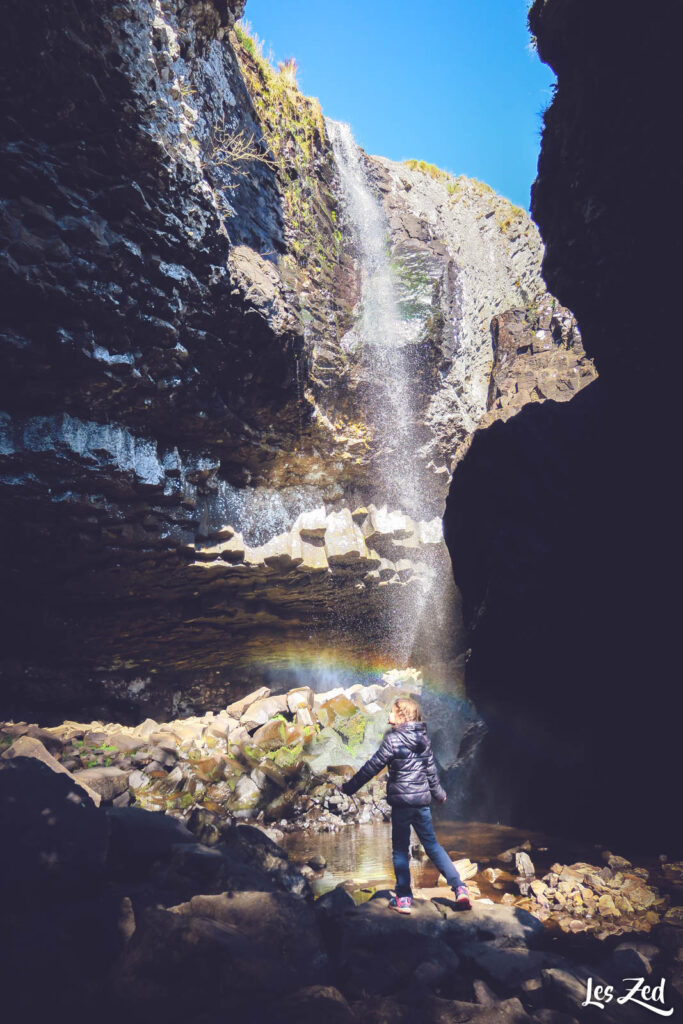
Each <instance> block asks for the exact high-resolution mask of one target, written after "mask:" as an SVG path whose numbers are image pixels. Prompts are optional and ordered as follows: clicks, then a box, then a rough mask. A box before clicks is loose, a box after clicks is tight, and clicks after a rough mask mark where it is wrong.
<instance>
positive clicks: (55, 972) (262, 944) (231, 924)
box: [0, 674, 683, 1024]
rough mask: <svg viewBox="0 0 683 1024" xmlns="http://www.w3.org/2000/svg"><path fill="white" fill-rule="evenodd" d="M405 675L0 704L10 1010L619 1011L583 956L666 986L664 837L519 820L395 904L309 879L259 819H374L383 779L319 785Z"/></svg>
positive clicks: (222, 1013) (343, 763)
mask: <svg viewBox="0 0 683 1024" xmlns="http://www.w3.org/2000/svg"><path fill="white" fill-rule="evenodd" d="M411 685H412V689H413V690H415V689H419V681H418V679H417V676H413V677H410V676H406V675H405V674H403V675H402V674H395V676H394V677H393V678H392V677H390V678H389V679H387V680H385V681H384V682H383V684H382V685H379V684H378V685H376V686H371V687H361V686H353V687H349V688H347V689H346V690H341V691H339V690H337V691H330V692H328V693H325V694H314V693H313V691H312V690H311V689H310V688H308V687H299V688H296V689H293V690H290V691H289V692H288V693H286V694H272V693H271V692H270V691H269V690H268V688H266V687H262V688H261V689H259V690H256V691H254V692H253V693H251V694H250V695H249V696H248V697H245V698H243V699H242V700H240V701H237V702H235V703H234V704H232V705H230V706H229V707H227V708H226V709H224V710H222V711H220V712H219V713H216V714H211V713H209V714H206V715H204V716H203V717H202V718H198V717H195V718H187V719H179V720H177V721H173V722H169V723H157V722H154V721H152V720H147V721H145V722H143V723H142V724H141V725H139V726H136V727H134V728H131V727H123V726H120V725H115V724H111V723H102V722H91V723H88V724H85V723H75V722H65V723H63V724H62V725H60V726H53V727H50V728H41V727H40V726H38V725H29V724H27V723H11V722H7V723H4V724H3V725H2V726H1V727H0V734H1V736H2V739H1V740H0V744H1V745H2V747H3V748H4V750H3V753H2V757H1V758H0V827H1V828H2V834H3V836H4V837H7V841H5V842H3V845H2V849H1V850H0V868H1V870H0V878H1V879H2V882H1V883H0V884H2V887H3V902H2V906H3V916H4V927H3V931H4V932H5V934H8V935H11V936H12V943H11V948H10V949H9V952H8V955H7V957H6V958H5V963H4V965H3V970H5V971H7V972H8V974H7V978H8V981H9V980H11V983H12V984H11V986H10V988H9V989H8V988H6V989H5V991H10V990H11V992H12V995H11V997H10V998H11V1001H13V1002H12V1008H14V1007H15V1006H16V1008H17V1009H18V1010H22V1011H27V1012H31V1013H34V1014H37V1013H38V1012H42V1011H43V1010H45V1012H48V1006H49V1011H50V1012H51V1013H55V1012H61V1011H64V1012H66V1011H69V1012H71V1013H76V1012H88V1013H90V1012H95V1011H96V1012H97V1014H98V1017H99V1019H104V1020H109V1019H114V1018H115V1019H117V1020H119V1019H121V1017H124V1018H127V1019H129V1020H130V1019H133V1020H138V1019H140V1020H142V1019H143V1018H144V1019H147V1018H148V1017H149V1016H150V1014H152V1013H153V1014H155V1015H161V1016H162V1017H163V1018H164V1019H165V1020H168V1021H176V1020H178V1021H179V1020H188V1019H190V1020H192V1021H197V1022H214V1021H215V1022H219V1021H227V1020H235V1019H237V1016H236V1015H238V1016H239V1019H242V1020H245V1021H253V1022H257V1021H258V1022H260V1021H263V1020H272V1021H275V1022H277V1021H282V1022H286V1021H298V1022H301V1021H314V1020H316V1021H317V1020H319V1019H320V1018H321V1016H329V1017H330V1018H331V1019H332V1020H334V1021H340V1022H342V1021H349V1022H351V1021H359V1022H361V1021H362V1022H365V1021H373V1022H374V1021H376V1022H380V1021H386V1022H393V1021H397V1022H398V1021H400V1022H412V1021H415V1022H422V1021H425V1022H427V1021H429V1022H430V1024H434V1022H451V1021H465V1020H475V1021H478V1020H481V1021H520V1022H522V1021H525V1022H526V1021H532V1020H533V1021H536V1022H538V1024H550V1022H557V1024H568V1022H570V1021H571V1020H572V1019H579V1020H583V1019H591V1017H590V1014H591V1013H592V1014H594V1015H596V1016H595V1019H596V1020H597V1019H605V1020H609V1021H612V1020H615V1021H616V1020H619V1021H620V1022H623V1021H630V1020H634V1021H635V1020H636V1013H641V1016H642V1012H644V1011H642V1010H641V1011H638V1010H636V1009H634V1008H632V1007H629V1006H626V1007H623V1006H622V1007H619V1010H618V1012H614V1011H612V1010H611V1009H610V1008H609V1007H607V1008H606V1009H605V1010H604V1011H599V1010H596V1009H593V1010H591V1009H590V1008H588V1009H587V1008H584V1007H582V1006H581V1003H582V1002H583V1001H584V999H585V998H586V985H587V979H588V978H589V977H591V978H593V984H612V985H614V986H620V985H622V984H623V981H622V979H624V978H628V977H632V976H633V977H636V976H638V977H641V976H642V977H643V978H645V979H647V981H648V983H649V984H650V985H655V984H656V983H659V982H660V980H661V979H662V978H664V979H665V994H664V1003H665V1005H666V1007H669V1006H673V1005H674V1004H675V1003H676V1000H677V999H680V997H681V995H682V994H683V992H682V991H681V989H682V985H683V952H682V946H683V916H682V914H681V907H680V902H681V899H680V897H681V893H682V892H683V864H681V863H670V862H669V861H668V860H667V859H666V857H664V856H662V857H661V858H660V861H659V862H657V864H656V865H655V866H654V867H652V866H650V867H649V868H646V867H642V866H637V865H633V864H632V863H630V862H629V861H628V860H626V859H625V858H623V857H621V856H618V855H616V854H614V853H612V852H610V851H608V850H603V852H602V855H601V861H602V863H600V864H597V865H596V864H589V863H587V862H585V861H576V862H573V863H571V864H568V863H558V862H553V863H549V861H550V858H551V857H552V856H553V848H552V847H550V848H549V847H545V846H540V845H538V844H535V845H533V846H532V844H531V842H526V843H523V844H522V845H518V846H515V847H513V848H511V849H509V850H505V851H502V852H500V853H499V854H498V855H497V856H496V857H494V858H492V859H490V860H488V861H484V860H483V859H482V863H481V864H477V863H472V862H471V861H470V860H468V859H463V858H460V859H459V860H458V867H459V869H460V871H461V874H462V875H463V877H464V878H465V879H467V880H468V885H469V886H470V889H471V893H472V896H473V898H474V902H473V910H472V911H471V912H459V911H458V910H457V909H456V908H455V905H454V903H453V902H452V900H450V899H449V898H448V897H449V896H450V891H449V890H448V889H447V888H444V887H442V886H436V887H435V888H432V889H417V890H416V900H415V904H414V912H413V915H412V916H411V917H410V918H404V917H399V915H397V914H395V913H394V912H393V911H392V910H391V909H390V908H389V905H388V900H389V895H390V894H389V892H388V891H387V890H382V889H381V890H374V889H372V888H363V886H362V884H359V882H358V880H356V881H353V882H352V881H349V882H347V883H344V884H341V885H338V886H337V887H336V888H335V889H332V890H330V891H328V892H326V893H325V894H324V895H322V896H320V897H319V898H318V899H314V893H313V889H312V887H311V882H315V880H316V879H319V878H320V877H321V872H322V870H323V869H324V867H325V859H324V857H322V856H320V855H318V856H316V857H310V858H309V861H308V863H307V864H297V863H295V862H294V861H293V860H292V859H291V858H290V856H289V855H288V854H287V852H286V851H285V850H284V849H283V848H282V846H280V845H278V842H277V840H281V839H283V833H284V832H285V831H292V830H298V829H309V830H325V831H331V830H336V829H339V828H340V827H342V825H351V824H354V823H356V822H368V821H372V820H377V821H381V820H383V819H384V818H388V816H389V812H390V809H389V807H388V805H387V804H386V803H385V802H384V800H383V797H382V795H381V794H382V791H383V788H384V786H383V779H381V778H380V779H378V780H375V782H374V784H371V785H369V786H366V787H365V788H364V789H363V790H362V791H361V792H360V793H359V794H358V795H357V796H356V797H355V798H353V799H349V798H346V797H344V796H342V795H341V794H340V793H339V792H338V790H337V788H336V787H337V785H338V784H339V782H340V781H341V780H342V779H343V778H345V777H348V775H349V774H350V773H351V772H352V771H354V770H355V768H356V767H357V766H358V765H359V764H360V763H361V762H362V761H363V760H365V759H366V758H367V757H368V756H369V755H370V754H371V753H372V752H373V751H374V749H375V748H376V746H377V745H378V743H379V739H380V737H381V735H382V734H383V732H384V729H385V728H386V720H387V710H388V707H389V705H390V703H391V701H392V700H393V699H395V697H396V696H397V695H398V694H399V693H401V692H403V693H405V692H406V691H407V690H409V689H410V688H411ZM150 812H157V813H150ZM158 812H162V813H158ZM163 812H165V813H163ZM412 852H413V856H414V857H415V858H420V857H422V856H424V852H423V851H422V850H421V848H420V847H419V845H418V846H415V847H414V848H413V851H412ZM451 856H455V851H454V852H453V853H452V854H451ZM547 867H549V870H546V868H547ZM440 882H441V883H443V882H444V880H443V879H440ZM293 939H294V940H295V941H293ZM36 972H39V975H40V977H41V978H42V979H43V984H42V985H41V986H40V987H39V988H40V991H36V986H35V985H33V984H32V979H33V978H34V977H35V976H36ZM598 1014H599V1015H600V1017H599V1018H598V1016H597V1015H598ZM587 1015H588V1016H587ZM33 1019H38V1018H37V1016H36V1017H34V1018H33Z"/></svg>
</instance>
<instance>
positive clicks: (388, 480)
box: [325, 118, 422, 514]
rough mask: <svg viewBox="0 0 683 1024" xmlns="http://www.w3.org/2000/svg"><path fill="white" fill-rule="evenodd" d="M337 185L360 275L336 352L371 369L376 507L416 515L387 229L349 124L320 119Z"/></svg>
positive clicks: (403, 330) (404, 350) (412, 441)
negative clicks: (356, 304)
mask: <svg viewBox="0 0 683 1024" xmlns="http://www.w3.org/2000/svg"><path fill="white" fill-rule="evenodd" d="M325 124H326V128H327V132H328V135H329V138H330V141H331V143H332V149H333V152H334V156H335V161H336V164H337V169H338V173H339V180H340V183H341V188H342V194H343V200H344V204H343V205H344V213H345V216H346V219H347V223H348V226H349V228H350V231H351V234H352V237H353V241H354V246H355V249H356V254H357V258H358V264H359V267H360V274H361V300H360V310H359V315H358V317H357V320H356V323H355V325H354V327H353V328H352V330H351V331H349V332H348V334H347V335H346V336H345V337H344V338H343V339H342V346H343V347H344V348H345V349H346V350H347V351H348V352H352V353H354V354H355V355H356V357H357V358H359V359H360V360H362V361H363V362H365V363H367V364H369V365H370V367H371V371H372V378H373V383H374V386H375V388H376V394H375V396H374V400H373V401H372V403H371V407H370V408H369V409H368V419H369V421H370V423H371V426H372V428H373V433H374V444H375V447H376V457H375V461H376V465H377V469H378V481H377V483H378V494H377V495H376V498H377V499H378V500H377V504H382V502H383V501H387V500H389V501H390V502H391V503H392V504H393V505H394V507H397V506H398V507H402V508H404V509H406V510H407V511H410V512H411V513H413V514H415V513H419V512H420V510H421V502H420V496H421V493H422V488H421V486H420V483H419V479H418V478H419V468H418V461H417V458H416V454H417V450H418V448H419V444H420V439H419V436H418V427H417V424H416V391H415V387H414V383H413V382H412V381H411V373H410V365H409V359H408V345H409V331H408V327H407V324H406V323H405V322H403V321H402V319H401V316H400V313H399V303H398V300H397V293H396V284H395V281H394V278H393V274H392V267H391V256H390V252H389V227H388V224H387V221H386V218H385V216H384V211H383V210H382V207H381V205H380V203H379V201H378V199H377V198H376V197H375V196H374V195H373V193H372V190H371V188H370V185H369V182H368V178H367V175H366V172H365V167H364V158H363V155H362V153H361V150H360V149H359V147H358V146H357V145H356V142H355V141H354V138H353V135H352V134H351V128H350V127H349V125H348V124H342V123H341V122H339V121H331V120H330V119H329V118H326V119H325Z"/></svg>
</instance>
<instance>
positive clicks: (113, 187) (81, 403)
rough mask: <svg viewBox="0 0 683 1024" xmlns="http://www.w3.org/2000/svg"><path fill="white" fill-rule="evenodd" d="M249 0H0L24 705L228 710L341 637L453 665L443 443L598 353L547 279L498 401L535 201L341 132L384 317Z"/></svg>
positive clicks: (376, 653) (457, 643) (332, 171)
mask: <svg viewBox="0 0 683 1024" xmlns="http://www.w3.org/2000/svg"><path fill="white" fill-rule="evenodd" d="M242 8H243V4H240V3H221V4H219V3H210V2H205V3H201V4H192V5H189V4H186V3H180V2H168V3H158V2H156V0H143V2H138V0H135V2H133V0H122V2H120V3H117V4H114V5H102V4H97V3H95V2H86V3H80V4H78V5H76V4H67V5H66V6H61V7H60V8H59V9H58V10H57V9H54V7H53V6H50V5H48V4H43V5H39V10H38V11H36V9H35V8H32V9H31V10H29V9H28V8H27V6H26V5H25V4H22V3H19V2H12V3H11V4H10V5H9V7H8V10H7V11H6V16H5V20H4V29H5V34H6V38H7V40H8V42H9V47H8V58H7V60H6V61H5V62H4V64H3V74H4V76H5V79H6V84H7V93H8V103H7V105H6V109H7V118H6V122H5V141H4V144H3V148H2V165H3V166H2V169H3V174H2V181H3V187H4V189H5V192H4V201H3V204H2V221H1V225H0V228H1V231H2V235H3V241H4V246H3V249H4V255H3V258H2V274H3V287H4V293H5V296H6V300H5V302H4V304H3V314H4V319H5V325H4V329H3V332H2V336H1V337H0V346H1V348H0V354H1V357H2V362H3V374H2V380H0V509H1V510H2V521H3V530H2V541H1V542H0V555H1V558H2V568H3V574H2V579H3V588H4V589H3V604H4V616H3V628H4V631H5V639H4V641H3V650H2V665H1V666H0V676H1V678H2V685H1V687H0V692H2V694H3V695H4V696H3V698H2V700H4V701H6V706H5V708H4V710H5V711H6V713H7V714H12V713H30V712H32V713H35V712H37V711H39V710H41V711H42V713H45V714H47V713H48V712H49V713H52V712H53V711H54V712H55V713H56V712H57V711H58V709H64V710H66V709H70V710H71V711H73V712H75V711H77V710H78V711H79V712H84V711H85V710H86V709H87V710H90V711H91V712H92V713H93V714H98V715H99V714H105V713H112V712H113V711H114V710H116V711H117V713H121V714H124V713H125V714H128V715H130V716H132V717H134V716H135V708H136V700H137V695H139V694H141V693H143V691H144V692H147V691H146V689H145V688H149V687H153V688H157V689H159V688H162V689H163V688H166V690H167V691H168V692H169V693H170V694H172V700H171V703H172V704H174V705H175V706H179V701H180V700H181V697H182V695H184V694H187V693H189V692H192V694H193V697H192V701H191V706H192V707H193V708H200V707H201V706H207V707H208V706H211V704H212V702H215V701H217V700H221V701H222V700H223V698H224V697H225V695H226V693H227V692H228V691H230V694H231V695H234V693H235V692H239V691H240V690H241V689H242V688H243V687H244V686H247V685H252V683H253V682H254V679H255V678H258V672H259V671H271V670H274V667H275V666H278V667H280V668H281V667H282V666H285V668H286V671H287V672H288V673H289V676H288V680H289V684H290V685H291V684H292V682H293V681H295V680H293V679H292V677H291V673H292V672H293V671H294V668H293V666H294V667H295V666H296V665H297V664H301V663H306V664H310V663H311V661H312V660H313V659H314V656H315V654H316V652H321V651H324V652H325V657H326V658H332V660H334V658H335V657H337V658H338V659H339V660H344V659H345V658H348V659H350V660H351V661H353V662H354V663H355V664H365V665H372V664H375V663H377V662H378V661H380V660H382V661H383V662H384V664H385V665H386V666H388V665H405V664H415V665H420V666H423V667H426V666H430V673H431V675H432V676H437V677H438V678H439V679H440V680H441V681H442V682H443V683H444V685H461V684H462V681H463V668H464V651H465V644H464V642H463V636H462V633H461V631H460V628H459V614H460V613H459V595H458V593H457V591H456V590H455V588H454V586H453V584H452V580H451V577H450V572H449V569H448V561H447V555H446V552H445V549H444V547H443V544H442V543H441V542H440V541H438V539H437V538H436V535H435V532H434V526H433V523H434V520H435V519H436V518H438V517H440V515H441V513H442V510H443V502H444V498H445V494H446V490H447V487H448V482H449V479H450V472H451V468H452V465H453V463H454V461H455V460H457V459H458V458H459V457H461V456H462V454H463V452H464V451H465V449H466V447H467V444H468V443H469V440H470V438H471V435H472V431H473V429H474V427H475V426H476V424H477V422H478V421H479V420H480V419H481V417H482V416H484V415H487V416H489V415H490V416H494V417H495V416H497V415H499V414H500V415H502V414H503V413H502V412H501V410H502V409H503V407H505V408H508V407H510V405H511V404H512V405H514V404H515V403H517V404H519V403H521V402H522V401H525V402H526V401H542V400H543V399H544V398H545V397H556V395H557V393H558V392H560V391H562V390H563V384H562V382H563V381H565V380H566V383H567V386H566V388H564V390H565V392H566V394H567V395H569V394H571V393H573V390H574V383H575V381H576V377H575V369H576V366H579V365H580V366H583V364H582V362H581V360H582V355H581V354H578V355H577V353H578V352H579V349H578V348H577V347H576V346H577V345H579V344H580V342H578V341H577V339H578V335H576V332H575V330H574V327H572V326H571V324H572V323H573V321H571V316H570V314H568V313H567V312H566V311H563V310H561V309H560V308H559V307H557V309H555V311H554V312H553V313H549V314H548V316H549V317H550V319H549V320H548V331H549V335H548V336H549V338H550V343H549V345H546V344H545V342H544V343H543V345H541V341H540V340H539V339H538V338H536V340H535V341H534V342H533V343H529V342H528V341H527V339H526V335H524V338H522V341H521V342H520V344H519V345H518V346H517V349H519V351H517V349H515V360H517V357H519V360H521V362H519V368H518V361H515V360H513V362H514V367H513V369H512V371H511V372H510V371H509V364H508V363H507V362H506V360H507V353H508V351H512V348H514V346H515V345H516V344H517V342H516V341H515V342H514V343H511V345H512V348H511V347H510V345H508V344H507V343H505V344H503V343H501V341H500V338H501V337H502V336H503V333H504V332H502V333H501V330H500V329H499V328H496V330H497V332H498V333H497V334H496V338H497V339H498V340H497V341H495V345H494V347H495V351H496V357H495V358H496V363H495V365H494V377H495V382H496V388H497V389H498V391H497V392H496V396H497V397H496V398H495V399H494V398H491V397H490V396H491V394H492V392H491V388H492V386H493V384H492V380H493V378H492V376H491V367H492V360H493V354H494V347H492V336H491V329H490V321H491V318H492V317H494V316H495V317H497V318H498V320H499V321H500V322H501V323H507V322H508V320H507V319H506V318H508V319H509V318H510V317H512V318H513V320H514V321H515V323H516V324H517V323H519V324H520V325H521V330H522V333H524V331H526V330H527V329H528V330H529V331H532V333H533V330H535V329H536V327H537V326H538V324H537V323H536V318H537V313H538V310H539V309H540V308H541V307H542V308H544V309H545V308H546V307H545V306H544V305H543V304H544V303H546V302H550V303H551V304H552V301H553V300H551V299H549V297H548V295H547V292H546V290H545V286H544V284H543V282H542V279H541V276H540V262H541V258H542V253H543V250H542V245H541V243H540V240H539V237H538V233H537V231H536V229H535V227H534V226H533V224H532V223H531V221H530V220H529V218H528V217H527V216H526V214H525V213H524V212H523V211H521V210H517V209H516V208H514V207H512V206H511V205H510V204H509V203H508V202H507V201H505V200H503V199H502V198H501V197H499V196H496V195H495V194H494V193H493V192H492V191H491V190H490V189H488V188H487V187H486V186H483V185H481V184H480V183H478V182H474V181H469V180H467V179H464V178H458V179H454V178H452V177H451V176H449V175H444V174H443V173H441V172H437V173H436V176H434V174H433V173H432V170H435V169H432V170H429V169H427V170H426V171H425V169H424V168H420V167H419V166H417V165H414V164H410V165H406V164H397V163H393V162H391V161H387V160H384V159H382V158H377V157H368V156H367V155H366V154H364V153H363V152H362V151H361V150H359V149H358V147H357V146H356V145H355V143H354V142H353V140H352V138H351V137H350V132H346V133H345V138H346V143H347V156H348V159H349V160H350V161H351V163H352V164H353V166H354V167H355V171H356V173H357V185H358V187H359V188H360V190H361V193H362V196H361V199H362V203H364V204H365V206H364V209H366V210H367V209H369V210H371V211H373V212H372V216H371V220H373V223H374V225H375V228H376V231H377V232H379V235H380V236H381V245H380V246H379V250H378V253H379V257H380V262H381V264H382V272H381V273H382V274H383V275H385V277H386V280H387V281H388V282H389V288H390V292H391V295H390V302H391V304H392V310H393V312H392V313H391V316H390V317H389V318H388V319H386V318H385V320H383V321H382V323H383V325H384V326H383V340H382V339H377V338H373V337H372V336H371V333H372V332H371V330H370V329H369V323H368V319H367V317H366V318H365V321H364V315H365V314H364V310H365V311H367V309H368V308H370V307H371V302H372V301H374V300H373V295H375V297H376V294H377V281H376V277H377V275H376V274H375V271H374V269H373V267H371V266H369V265H368V252H369V251H370V250H369V249H368V246H367V244H366V243H367V239H364V238H363V231H364V230H365V226H364V225H365V218H364V217H363V216H361V217H360V220H358V218H356V219H355V220H354V215H353V210H352V203H351V202H350V199H349V195H348V190H347V188H346V184H345V174H344V166H343V161H342V159H341V158H340V154H339V151H338V149H337V148H335V146H334V145H333V141H334V140H333V138H332V137H331V131H332V130H331V129H330V127H329V124H326V122H325V119H324V118H323V116H322V112H321V110H320V107H319V105H318V104H317V102H316V101H314V100H309V99H307V98H306V97H304V96H302V95H301V93H300V92H299V91H298V89H297V87H296V84H295V82H294V78H293V75H292V74H291V69H290V71H288V70H287V68H284V69H282V70H281V72H280V73H276V72H274V71H273V70H272V69H268V67H267V65H266V63H265V62H264V61H263V59H262V58H261V57H259V55H258V52H257V51H256V50H255V49H254V47H253V44H251V43H250V42H249V40H248V39H245V37H244V36H243V35H242V34H240V33H239V32H236V31H235V26H234V22H235V18H236V17H239V16H240V14H241V13H242ZM332 135H334V132H333V131H332ZM240 147H241V148H240ZM244 147H246V149H245V148H244ZM359 224H360V227H359ZM387 241H388V244H387ZM380 276H381V275H380ZM373 289H374V291H373ZM372 308H376V307H372ZM553 316H555V318H556V321H557V323H560V321H562V323H564V321H565V320H567V318H568V320H567V323H569V324H570V326H569V327H568V328H567V330H565V328H564V327H562V328H558V330H555V329H554V328H553V327H552V325H551V324H550V320H551V319H552V317H553ZM501 318H502V319H501ZM558 318H559V319H558ZM563 318H564V319H563ZM387 325H388V326H387ZM534 325H535V326H534ZM394 327H395V330H394ZM567 331H568V332H569V333H567ZM563 332H564V333H563ZM508 334H510V336H511V337H512V334H514V332H512V333H511V332H508ZM569 336H571V337H572V339H574V341H573V342H572V344H573V345H574V350H573V351H574V355H575V356H576V359H574V361H572V359H571V358H570V357H569V356H568V355H567V349H568V343H567V337H569ZM515 338H517V335H515ZM387 340H388V345H387ZM534 346H535V347H536V348H539V352H538V353H537V352H536V351H535V350H534V351H531V350H532V349H534ZM541 347H542V348H543V352H540V348H541ZM501 351H504V353H505V359H502V357H501V356H500V352H501ZM529 352H531V356H533V359H532V362H531V363H529V366H527V362H528V359H527V356H528V355H529ZM531 356H529V358H531ZM536 356H538V358H536ZM525 359H526V360H527V362H525ZM534 360H535V361H534ZM502 362H505V364H506V367H507V369H506V370H505V373H502V372H501V373H498V371H497V370H496V366H498V367H499V368H500V365H502ZM522 363H523V364H524V365H523V366H522ZM532 363H533V367H532V368H531V369H530V367H531V366H532ZM397 370H400V373H397ZM589 372H590V371H589V370H586V374H588V373H589ZM556 374H557V380H556V381H555V385H556V386H555V390H552V388H548V387H546V388H545V389H544V388H543V387H538V388H534V387H532V384H533V382H534V381H535V380H536V378H537V377H538V379H539V380H540V379H541V377H543V379H544V380H547V381H549V380H550V378H553V379H555V376H556ZM586 374H584V372H583V370H582V371H581V382H585V379H586ZM534 375H536V376H534ZM572 375H574V376H572ZM517 376H519V378H520V380H522V378H523V381H524V387H523V388H522V389H520V388H519V387H517V384H516V379H517ZM503 377H505V382H504V383H503ZM577 386H578V385H577ZM498 392H500V395H499V396H498ZM512 396H514V397H512ZM496 403H497V404H496ZM311 522H313V523H317V524H318V525H317V526H315V528H313V527H311V526H310V524H311ZM378 523H379V525H378ZM397 523H398V524H399V525H396V524H397ZM368 531H369V533H368ZM259 659H260V661H259ZM283 671H284V669H283ZM321 672H322V669H321ZM178 695H180V696H178ZM107 708H109V712H107V710H106V709H107Z"/></svg>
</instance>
